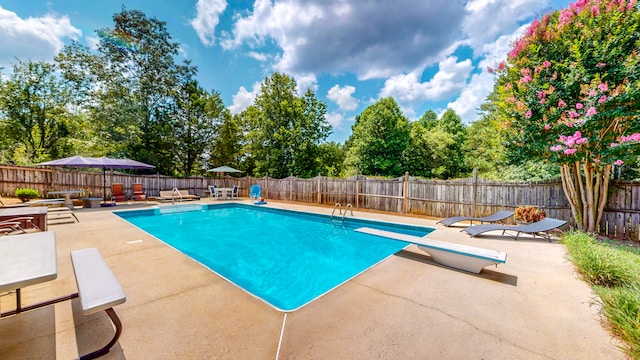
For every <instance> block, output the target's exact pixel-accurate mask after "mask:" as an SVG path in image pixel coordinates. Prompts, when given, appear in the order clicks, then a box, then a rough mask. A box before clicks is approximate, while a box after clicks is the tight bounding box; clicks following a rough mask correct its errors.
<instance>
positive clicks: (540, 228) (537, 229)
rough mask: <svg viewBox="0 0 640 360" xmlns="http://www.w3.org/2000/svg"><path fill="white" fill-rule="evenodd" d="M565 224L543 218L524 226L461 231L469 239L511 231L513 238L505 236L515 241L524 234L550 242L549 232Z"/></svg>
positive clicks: (486, 226) (499, 226)
mask: <svg viewBox="0 0 640 360" xmlns="http://www.w3.org/2000/svg"><path fill="white" fill-rule="evenodd" d="M566 223H567V222H566V221H564V220H559V219H552V218H544V219H542V220H540V221H537V222H534V223H532V224H526V225H516V226H510V225H502V224H483V225H475V226H469V227H468V228H466V229H462V230H461V231H464V232H466V233H468V234H469V235H471V237H476V236H478V235H480V234H482V233H486V232H488V231H498V230H502V235H503V236H504V234H505V232H507V231H513V232H515V233H516V235H515V236H513V235H509V234H507V235H508V236H511V237H512V238H514V239H515V240H518V236H520V234H521V233H525V234H530V235H533V237H536V236H539V237H541V238H544V239H547V240H548V241H549V242H551V235H549V231H551V230H553V229H557V228H559V227H561V226H562V225H564V224H566Z"/></svg>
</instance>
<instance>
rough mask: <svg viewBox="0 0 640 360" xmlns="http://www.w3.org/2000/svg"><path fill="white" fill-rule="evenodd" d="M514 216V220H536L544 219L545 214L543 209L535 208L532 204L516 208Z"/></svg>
mask: <svg viewBox="0 0 640 360" xmlns="http://www.w3.org/2000/svg"><path fill="white" fill-rule="evenodd" d="M514 216H515V218H516V221H522V222H536V221H540V220H542V219H544V218H545V217H546V216H547V214H545V212H544V211H543V210H540V209H537V208H535V207H534V206H531V205H529V206H520V207H518V208H517V209H516V211H515V213H514Z"/></svg>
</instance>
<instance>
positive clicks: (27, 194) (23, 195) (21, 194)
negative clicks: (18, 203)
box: [16, 188, 40, 202]
mask: <svg viewBox="0 0 640 360" xmlns="http://www.w3.org/2000/svg"><path fill="white" fill-rule="evenodd" d="M38 196H40V194H38V190H36V189H29V188H25V189H20V188H18V189H16V197H17V198H18V199H20V200H22V202H27V201H29V200H30V199H35V198H37V197H38Z"/></svg>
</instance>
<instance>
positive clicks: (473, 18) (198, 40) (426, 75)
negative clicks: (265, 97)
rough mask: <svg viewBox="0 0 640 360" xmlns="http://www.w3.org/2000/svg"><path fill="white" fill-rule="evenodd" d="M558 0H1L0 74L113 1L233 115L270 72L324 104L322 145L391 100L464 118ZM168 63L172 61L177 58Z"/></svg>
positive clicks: (63, 38) (42, 53) (71, 34)
mask: <svg viewBox="0 0 640 360" xmlns="http://www.w3.org/2000/svg"><path fill="white" fill-rule="evenodd" d="M568 4H569V1H567V0H471V1H459V0H428V1H415V0H395V1H372V0H287V1H273V0H255V1H249V0H238V1H230V2H227V1H225V0H193V1H184V0H174V1H158V0H155V1H154V0H134V1H119V2H118V1H111V0H102V1H86V0H82V1H80V0H67V1H56V0H49V1H43V0H0V34H1V35H2V36H0V49H1V50H0V67H4V70H3V73H4V76H6V75H7V73H9V72H10V70H11V67H12V64H13V63H15V59H16V58H17V59H20V60H22V61H27V60H34V61H35V60H47V61H50V60H52V59H53V57H54V56H55V54H56V53H57V52H58V51H59V50H60V49H61V48H62V47H63V46H64V44H66V43H68V42H69V41H70V40H71V39H75V40H78V41H79V42H81V43H84V44H87V45H91V44H92V43H94V42H95V41H96V33H95V31H96V30H98V29H101V28H107V27H109V28H111V27H113V21H112V16H113V14H114V13H116V12H119V11H120V10H121V8H122V6H123V5H124V6H125V7H126V8H127V9H136V10H141V11H143V12H144V13H145V14H146V15H147V16H148V17H155V18H157V19H158V20H161V21H164V22H166V23H167V29H168V30H169V33H170V34H171V36H172V37H173V39H174V40H175V41H177V42H179V43H180V57H182V58H187V59H191V60H192V64H193V65H195V66H197V67H198V69H199V71H198V80H199V82H200V84H201V85H202V86H203V87H204V88H205V89H207V90H216V91H219V92H220V94H221V95H222V98H223V100H224V101H225V104H226V105H227V107H229V108H230V109H231V111H232V112H236V113H237V112H241V111H242V110H243V109H244V108H246V107H247V106H248V105H250V104H252V103H253V99H254V98H255V96H256V94H258V93H259V88H260V86H259V85H260V83H261V82H262V81H263V80H264V79H265V77H267V76H269V75H271V74H272V73H273V72H276V71H278V72H284V73H287V74H289V75H291V76H293V77H294V78H295V79H296V81H297V83H298V88H299V89H298V90H299V91H300V92H301V93H302V92H304V90H306V89H307V88H311V89H313V90H314V91H315V92H316V95H317V97H318V98H319V99H321V100H323V101H325V102H326V103H327V121H328V122H330V123H331V124H332V125H333V129H334V130H333V134H332V135H331V136H330V137H329V139H328V140H331V141H337V142H344V141H345V140H346V139H347V138H348V137H349V135H350V134H351V126H352V125H353V122H354V119H355V116H356V115H358V114H360V113H361V112H362V111H363V110H364V109H365V108H366V107H367V106H369V105H371V104H372V103H373V102H375V101H376V100H377V99H379V98H381V97H386V96H393V97H394V98H395V99H396V101H397V102H398V103H399V104H400V106H401V107H402V110H403V111H404V113H405V115H406V116H407V117H408V118H409V119H410V120H415V119H417V118H420V116H421V115H422V114H423V113H424V112H425V111H426V110H434V111H436V112H437V113H438V114H441V113H442V112H444V111H445V110H446V109H447V108H453V109H454V110H456V112H457V113H458V114H459V115H460V116H461V117H462V119H463V121H464V122H466V123H471V122H473V121H475V120H476V119H477V118H478V115H477V111H476V109H477V108H478V107H479V106H480V104H482V102H483V100H484V99H485V97H486V96H487V94H488V93H489V92H490V91H491V88H492V85H493V76H492V75H491V74H489V73H488V72H487V71H486V68H487V67H488V66H493V65H495V64H497V63H498V62H499V61H501V60H502V59H504V58H505V55H506V53H507V52H508V49H509V44H510V43H511V42H513V41H514V40H515V39H517V37H518V35H519V34H521V33H522V31H523V30H524V27H526V25H527V24H528V23H529V22H530V21H531V20H532V19H533V18H536V17H540V16H541V15H542V14H544V13H546V12H548V11H550V10H552V9H560V8H564V7H567V6H568ZM178 61H179V62H181V61H182V59H178Z"/></svg>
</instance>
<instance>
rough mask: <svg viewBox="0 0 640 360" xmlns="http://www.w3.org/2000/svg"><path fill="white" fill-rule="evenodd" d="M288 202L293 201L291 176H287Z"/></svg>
mask: <svg viewBox="0 0 640 360" xmlns="http://www.w3.org/2000/svg"><path fill="white" fill-rule="evenodd" d="M289 201H293V174H289Z"/></svg>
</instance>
